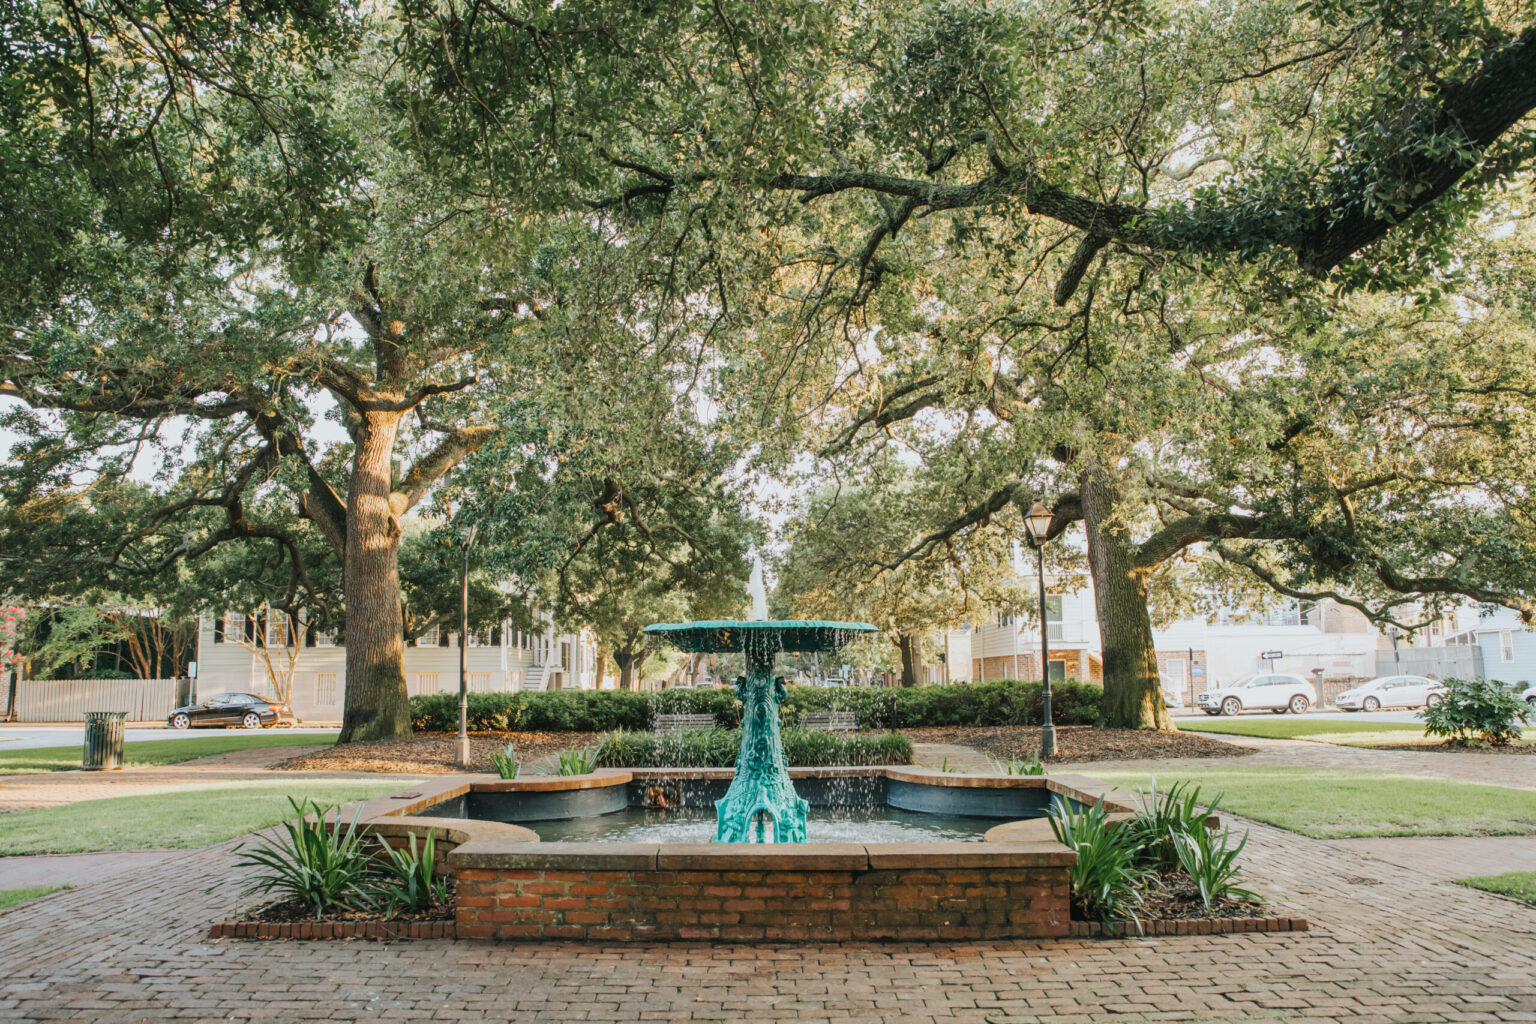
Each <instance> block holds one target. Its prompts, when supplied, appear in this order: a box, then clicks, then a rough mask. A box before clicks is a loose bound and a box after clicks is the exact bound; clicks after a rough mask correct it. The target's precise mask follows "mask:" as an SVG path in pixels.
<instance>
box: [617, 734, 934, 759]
mask: <svg viewBox="0 0 1536 1024" xmlns="http://www.w3.org/2000/svg"><path fill="white" fill-rule="evenodd" d="M782 736H783V739H784V758H785V761H786V762H787V763H788V764H789V765H790V766H791V767H802V768H811V767H815V768H821V767H828V766H834V765H882V764H911V763H912V741H911V740H909V739H907V737H905V736H902V735H900V734H896V733H871V734H857V733H854V734H848V733H836V732H826V731H822V730H809V729H785V730H783V732H782ZM740 747H741V731H740V730H739V729H692V730H680V731H677V732H670V733H663V734H659V735H658V734H655V733H647V732H629V731H623V730H621V731H618V732H612V733H607V734H605V735H604V736H603V737H602V739H601V741H600V743H599V746H598V752H597V761H598V764H600V765H602V766H603V767H605V768H674V767H675V768H729V767H731V766H732V765H734V764H735V763H736V755H737V753H738V752H739V750H740Z"/></svg>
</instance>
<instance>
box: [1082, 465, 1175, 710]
mask: <svg viewBox="0 0 1536 1024" xmlns="http://www.w3.org/2000/svg"><path fill="white" fill-rule="evenodd" d="M1080 493H1081V494H1082V501H1083V528H1084V530H1085V531H1086V532H1087V535H1088V568H1089V572H1090V573H1091V574H1092V576H1093V600H1094V606H1095V608H1096V609H1097V611H1098V614H1099V637H1100V640H1101V642H1102V644H1103V647H1104V724H1105V725H1106V726H1110V727H1112V728H1120V729H1172V728H1173V723H1172V722H1171V721H1170V720H1169V718H1168V710H1167V708H1165V707H1164V706H1163V694H1162V688H1161V686H1160V685H1159V683H1158V678H1157V651H1156V649H1155V648H1154V646H1153V641H1152V618H1151V616H1150V615H1148V614H1147V573H1146V570H1144V569H1143V568H1142V567H1141V566H1139V565H1138V564H1137V562H1136V549H1135V546H1134V545H1133V544H1132V542H1131V539H1130V537H1129V536H1127V535H1126V532H1125V530H1124V529H1123V528H1122V527H1120V526H1117V525H1115V524H1114V519H1113V517H1114V511H1115V498H1116V495H1117V489H1116V487H1115V483H1114V481H1113V479H1111V477H1110V476H1109V474H1108V473H1106V472H1105V471H1104V470H1103V469H1102V468H1100V467H1099V466H1097V465H1090V466H1089V467H1088V468H1087V469H1086V470H1085V471H1084V472H1083V476H1082V481H1081V492H1080Z"/></svg>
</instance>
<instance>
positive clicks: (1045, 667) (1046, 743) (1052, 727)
mask: <svg viewBox="0 0 1536 1024" xmlns="http://www.w3.org/2000/svg"><path fill="white" fill-rule="evenodd" d="M1035 555H1036V557H1037V559H1038V562H1037V565H1038V568H1039V570H1040V696H1041V698H1042V699H1043V701H1044V703H1045V715H1044V717H1045V722H1044V723H1043V724H1042V725H1041V726H1040V757H1041V758H1042V759H1044V758H1047V757H1054V756H1055V754H1056V723H1054V722H1052V721H1051V641H1050V631H1049V629H1048V628H1047V627H1046V621H1045V544H1044V543H1043V542H1042V543H1040V544H1037V545H1035Z"/></svg>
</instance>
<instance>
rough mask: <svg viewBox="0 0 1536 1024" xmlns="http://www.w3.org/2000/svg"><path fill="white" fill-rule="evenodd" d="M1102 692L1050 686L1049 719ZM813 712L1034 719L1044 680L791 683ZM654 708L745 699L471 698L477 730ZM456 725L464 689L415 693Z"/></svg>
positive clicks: (419, 713) (1084, 708) (565, 728)
mask: <svg viewBox="0 0 1536 1024" xmlns="http://www.w3.org/2000/svg"><path fill="white" fill-rule="evenodd" d="M1103 699H1104V691H1103V689H1102V688H1101V687H1099V686H1096V685H1094V684H1092V683H1079V682H1077V681H1075V680H1068V681H1066V682H1064V683H1053V684H1052V685H1051V708H1052V717H1053V718H1054V720H1055V722H1056V724H1057V725H1092V724H1093V723H1094V722H1096V721H1098V719H1099V717H1100V714H1101V708H1102V705H1103ZM807 711H852V712H853V713H854V714H855V715H856V716H857V717H858V720H859V728H861V729H888V728H892V727H894V728H898V729H910V728H914V727H917V726H923V725H959V726H965V725H1036V724H1038V723H1039V721H1040V715H1041V699H1040V684H1039V683H1037V682H1021V681H1019V680H1009V679H1005V680H998V681H996V682H990V683H956V684H954V685H952V686H914V687H909V688H891V689H887V688H883V687H871V686H856V687H847V688H839V689H823V688H819V687H809V686H794V687H791V688H790V690H789V696H787V697H786V698H785V699H784V705H783V708H782V712H783V715H784V718H785V720H786V721H788V722H793V721H794V720H795V719H796V718H797V717H798V716H799V715H801V714H802V713H804V712H807ZM893 713H894V716H895V721H894V723H893V722H892V715H893ZM658 714H672V715H714V716H715V722H716V724H718V725H720V726H721V727H724V728H733V727H735V726H738V725H740V724H741V702H740V701H738V700H737V699H736V694H735V692H734V691H733V690H730V689H724V690H713V689H711V690H663V691H661V692H660V693H635V692H631V691H626V690H553V691H549V692H545V693H472V694H470V695H469V728H470V730H471V731H473V732H507V731H527V732H610V731H613V730H616V729H629V730H648V729H650V728H651V724H652V721H653V720H654V716H656V715H658ZM458 723H459V697H458V694H453V693H438V694H432V695H431V696H427V697H413V698H411V727H412V728H413V729H415V730H416V731H418V732H451V731H453V730H455V729H457V728H458Z"/></svg>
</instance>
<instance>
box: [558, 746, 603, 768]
mask: <svg viewBox="0 0 1536 1024" xmlns="http://www.w3.org/2000/svg"><path fill="white" fill-rule="evenodd" d="M597 752H598V745H597V744H595V743H594V744H592V745H591V746H588V747H581V748H579V749H578V748H576V747H572V748H571V749H570V750H562V751H560V774H561V775H587V774H590V773H591V772H593V771H595V770H596V769H597Z"/></svg>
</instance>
